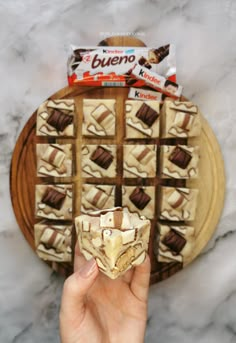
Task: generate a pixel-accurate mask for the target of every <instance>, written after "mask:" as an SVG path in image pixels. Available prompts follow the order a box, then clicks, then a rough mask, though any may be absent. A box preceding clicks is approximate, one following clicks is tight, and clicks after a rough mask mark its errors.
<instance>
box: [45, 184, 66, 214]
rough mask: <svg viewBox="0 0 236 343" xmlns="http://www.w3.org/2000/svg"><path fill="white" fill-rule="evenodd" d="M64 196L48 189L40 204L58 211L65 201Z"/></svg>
mask: <svg viewBox="0 0 236 343" xmlns="http://www.w3.org/2000/svg"><path fill="white" fill-rule="evenodd" d="M65 197H66V194H65V193H61V192H58V191H57V190H56V189H53V188H51V187H48V188H47V189H46V192H45V193H44V195H43V198H42V203H44V204H46V205H48V206H50V207H52V208H55V209H56V210H60V209H61V207H62V205H63V202H64V201H65Z"/></svg>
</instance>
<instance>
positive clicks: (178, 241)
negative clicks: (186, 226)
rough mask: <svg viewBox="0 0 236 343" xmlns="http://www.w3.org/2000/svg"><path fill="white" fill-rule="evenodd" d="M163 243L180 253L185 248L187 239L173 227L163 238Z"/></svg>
mask: <svg viewBox="0 0 236 343" xmlns="http://www.w3.org/2000/svg"><path fill="white" fill-rule="evenodd" d="M162 243H163V244H164V245H166V246H167V247H168V248H170V249H171V250H172V251H174V252H175V253H176V254H177V255H178V254H179V253H180V252H181V250H182V249H183V248H184V246H185V244H186V239H185V238H184V237H182V236H181V235H180V234H179V233H178V232H177V231H175V230H173V229H171V230H170V231H169V232H168V233H167V234H166V235H165V237H164V238H163V240H162Z"/></svg>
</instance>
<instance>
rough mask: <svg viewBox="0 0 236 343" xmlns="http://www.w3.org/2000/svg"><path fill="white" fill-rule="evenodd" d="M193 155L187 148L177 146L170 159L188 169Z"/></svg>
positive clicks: (180, 166)
mask: <svg viewBox="0 0 236 343" xmlns="http://www.w3.org/2000/svg"><path fill="white" fill-rule="evenodd" d="M191 159H192V156H191V155H190V153H188V152H187V151H186V150H184V149H183V148H181V147H180V146H177V147H176V148H175V149H174V150H173V151H172V153H171V154H170V156H169V160H170V161H171V162H172V163H174V164H175V165H176V166H178V167H179V168H181V169H186V168H187V166H188V165H189V163H190V161H191Z"/></svg>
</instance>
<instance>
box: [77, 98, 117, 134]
mask: <svg viewBox="0 0 236 343" xmlns="http://www.w3.org/2000/svg"><path fill="white" fill-rule="evenodd" d="M115 104H116V100H113V99H101V100H99V99H84V100H83V113H84V121H83V127H82V133H83V135H85V136H95V137H96V136H98V137H107V136H114V135H115V123H116V111H115Z"/></svg>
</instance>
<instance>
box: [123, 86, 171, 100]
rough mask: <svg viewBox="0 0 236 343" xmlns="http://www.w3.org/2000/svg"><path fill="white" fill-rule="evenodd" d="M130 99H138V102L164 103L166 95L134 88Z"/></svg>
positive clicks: (131, 89)
mask: <svg viewBox="0 0 236 343" xmlns="http://www.w3.org/2000/svg"><path fill="white" fill-rule="evenodd" d="M128 97H129V99H137V100H155V101H162V100H163V97H165V95H164V94H162V93H159V92H155V91H150V90H147V89H143V88H133V87H131V88H130V90H129V94H128Z"/></svg>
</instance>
